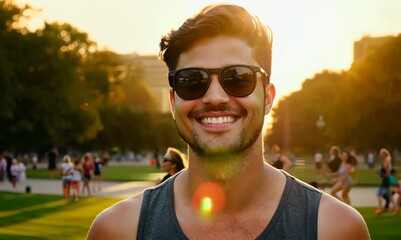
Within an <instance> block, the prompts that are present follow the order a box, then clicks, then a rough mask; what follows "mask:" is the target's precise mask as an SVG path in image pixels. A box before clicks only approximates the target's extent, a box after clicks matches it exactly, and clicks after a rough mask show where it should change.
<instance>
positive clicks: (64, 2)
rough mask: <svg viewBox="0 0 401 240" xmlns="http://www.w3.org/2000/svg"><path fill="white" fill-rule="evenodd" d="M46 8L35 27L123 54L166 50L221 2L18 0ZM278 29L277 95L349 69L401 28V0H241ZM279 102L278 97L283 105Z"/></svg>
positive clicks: (239, 1)
mask: <svg viewBox="0 0 401 240" xmlns="http://www.w3.org/2000/svg"><path fill="white" fill-rule="evenodd" d="M15 2H16V3H18V4H29V5H30V6H31V7H33V8H37V9H41V11H40V12H36V13H35V14H34V15H33V18H32V19H31V22H30V28H31V29H36V28H41V27H43V24H44V21H45V20H46V21H47V22H62V23H64V22H67V23H70V24H71V25H73V26H74V27H76V28H78V29H79V30H80V31H83V32H86V33H88V35H89V38H90V39H91V40H93V41H95V42H97V43H98V46H99V47H100V49H108V50H111V51H114V52H116V53H120V54H128V53H139V54H141V55H149V54H158V50H159V49H158V46H159V40H160V37H161V35H163V34H165V33H167V32H168V31H170V30H171V29H176V28H178V27H179V26H180V25H181V24H182V23H183V21H185V19H187V18H188V17H190V16H192V15H193V14H195V13H196V12H197V11H199V10H200V9H201V8H202V7H204V6H205V5H206V4H210V3H217V2H221V1H216V0H203V1H199V0H113V1H98V0H84V1H82V0H57V1H56V0H15ZM230 3H234V4H238V5H241V6H243V7H245V8H246V9H248V10H249V11H250V12H251V13H252V14H254V15H257V16H258V17H259V18H260V19H261V20H262V22H263V23H264V24H267V25H269V26H270V27H271V29H272V31H273V39H274V40H273V65H272V76H271V82H272V83H274V84H275V86H276V91H277V98H278V99H279V98H281V97H283V96H285V95H289V94H290V93H291V92H293V91H297V90H299V89H301V86H302V82H303V81H304V80H305V79H307V78H312V77H313V76H314V75H315V74H316V73H319V72H321V71H323V70H325V69H328V70H333V71H338V72H340V71H342V70H348V69H349V68H350V66H351V64H352V61H353V43H354V41H358V40H360V39H361V38H362V37H364V36H370V37H379V36H389V35H392V36H396V35H398V34H400V33H401V1H400V0H253V1H252V0H233V1H230ZM277 102H278V101H276V103H277Z"/></svg>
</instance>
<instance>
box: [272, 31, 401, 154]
mask: <svg viewBox="0 0 401 240" xmlns="http://www.w3.org/2000/svg"><path fill="white" fill-rule="evenodd" d="M399 89H401V34H400V35H399V36H397V37H394V38H392V39H390V40H389V41H388V42H387V44H384V45H383V46H382V47H380V48H377V49H376V50H375V51H373V52H372V53H371V54H370V55H368V56H367V57H366V58H364V59H363V60H362V61H360V62H357V63H354V64H353V65H352V67H351V68H350V69H349V70H347V71H344V72H342V73H335V72H329V71H323V72H321V73H318V74H316V75H315V76H314V77H313V78H312V79H307V80H305V82H304V83H303V85H302V89H301V90H300V91H297V92H294V93H292V94H291V95H289V96H288V97H286V98H285V99H283V100H282V101H280V102H279V104H278V105H277V107H276V108H275V109H273V113H272V114H273V119H274V121H273V125H272V129H271V131H269V132H270V134H269V136H268V139H270V141H269V144H273V143H278V144H280V145H283V146H284V147H286V148H289V149H292V150H295V151H298V152H309V153H310V152H314V151H316V149H318V148H324V149H328V148H329V146H330V145H339V146H342V147H349V148H354V149H357V150H367V149H376V150H377V149H379V148H381V147H387V148H389V149H390V150H391V149H397V148H399V147H400V146H401V128H400V127H399V122H400V119H401V108H400V106H401V95H400V94H398V92H399ZM319 115H322V116H323V117H324V120H325V125H324V127H323V128H321V129H319V128H318V127H317V126H316V120H317V119H318V116H319ZM288 139H289V140H288Z"/></svg>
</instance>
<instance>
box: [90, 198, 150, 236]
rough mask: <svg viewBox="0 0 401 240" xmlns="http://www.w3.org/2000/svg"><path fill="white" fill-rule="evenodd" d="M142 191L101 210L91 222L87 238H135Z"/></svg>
mask: <svg viewBox="0 0 401 240" xmlns="http://www.w3.org/2000/svg"><path fill="white" fill-rule="evenodd" d="M142 200H143V193H141V194H139V195H136V196H134V197H131V198H128V199H125V200H122V201H120V202H118V203H116V204H114V205H113V206H111V207H109V208H107V209H105V210H103V211H102V212H101V213H100V214H99V215H98V216H97V217H96V218H95V220H94V222H93V223H92V226H91V228H90V229H89V232H88V236H87V239H136V235H137V227H138V221H139V215H140V211H141V205H142Z"/></svg>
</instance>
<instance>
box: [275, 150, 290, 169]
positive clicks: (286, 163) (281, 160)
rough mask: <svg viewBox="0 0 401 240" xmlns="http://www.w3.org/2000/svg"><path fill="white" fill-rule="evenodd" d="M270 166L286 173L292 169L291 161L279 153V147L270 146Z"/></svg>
mask: <svg viewBox="0 0 401 240" xmlns="http://www.w3.org/2000/svg"><path fill="white" fill-rule="evenodd" d="M272 166H273V167H275V168H277V169H282V170H284V171H288V170H289V169H290V168H291V167H292V162H291V160H290V159H289V158H288V157H287V156H286V155H284V154H283V153H282V152H281V149H280V146H279V145H277V144H274V145H273V146H272Z"/></svg>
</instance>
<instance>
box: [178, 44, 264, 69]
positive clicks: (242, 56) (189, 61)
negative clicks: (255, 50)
mask: <svg viewBox="0 0 401 240" xmlns="http://www.w3.org/2000/svg"><path fill="white" fill-rule="evenodd" d="M233 64H247V65H257V64H256V61H255V60H254V59H253V56H252V48H251V47H250V46H249V45H248V44H246V43H245V42H244V41H242V40H241V39H239V38H236V37H228V36H219V37H214V38H205V39H200V40H198V41H197V42H195V43H194V44H193V45H192V46H191V47H190V48H189V49H188V50H186V51H185V52H183V53H182V54H181V55H180V57H179V60H178V65H177V68H186V67H204V68H219V67H223V66H228V65H233Z"/></svg>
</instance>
